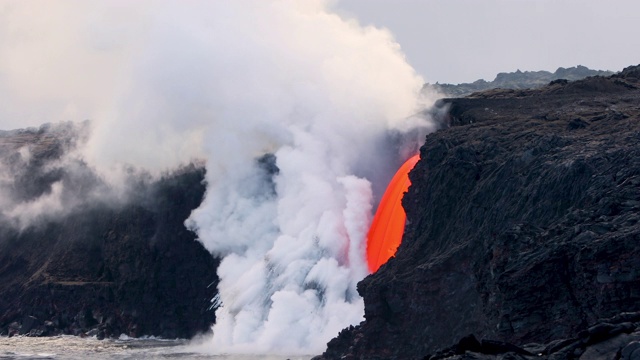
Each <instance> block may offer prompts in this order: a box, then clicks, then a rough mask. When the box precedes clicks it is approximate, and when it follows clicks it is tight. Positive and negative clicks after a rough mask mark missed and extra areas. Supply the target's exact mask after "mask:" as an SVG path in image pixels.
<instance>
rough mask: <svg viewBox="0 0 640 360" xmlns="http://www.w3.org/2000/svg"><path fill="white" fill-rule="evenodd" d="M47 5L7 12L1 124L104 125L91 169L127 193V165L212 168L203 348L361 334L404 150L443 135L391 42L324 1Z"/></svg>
mask: <svg viewBox="0 0 640 360" xmlns="http://www.w3.org/2000/svg"><path fill="white" fill-rule="evenodd" d="M125 4H126V6H124V5H125ZM47 5H49V3H47ZM49 6H54V9H46V10H43V9H42V3H40V2H28V1H26V2H25V1H23V0H21V1H15V2H8V3H7V2H3V4H2V5H0V41H4V42H3V44H4V45H2V46H0V95H3V96H0V119H2V121H3V122H2V125H3V126H6V124H7V121H6V119H19V118H20V119H27V121H32V120H33V119H35V121H40V120H41V119H47V120H51V119H52V117H53V118H55V119H60V120H67V119H72V120H80V119H84V118H88V119H91V121H92V124H93V132H92V135H91V137H90V139H89V140H88V142H87V146H86V147H85V148H83V151H82V154H81V155H82V156H83V158H84V159H86V161H88V162H89V164H91V165H92V166H94V167H95V168H97V169H98V170H99V171H100V174H101V176H103V177H105V178H108V179H110V181H111V182H112V183H115V184H117V183H118V182H119V181H121V176H118V171H117V169H119V167H118V164H123V163H127V164H131V165H135V166H143V167H145V168H147V169H149V171H151V172H152V173H153V172H154V171H161V170H166V169H169V168H171V167H175V166H176V165H178V164H180V163H184V162H188V161H190V160H191V159H194V158H204V159H206V167H207V186H208V189H207V194H206V198H205V201H204V202H203V204H202V205H201V207H200V208H199V209H197V210H196V211H194V212H193V214H192V216H191V218H190V219H189V220H188V221H187V225H188V226H189V227H190V228H192V229H194V230H195V231H196V232H197V234H198V236H199V238H200V240H201V241H202V242H203V243H204V245H205V246H206V247H207V248H208V249H209V250H210V251H211V252H212V253H214V254H215V255H218V256H222V257H224V259H223V261H222V264H221V265H220V268H219V275H220V278H221V282H220V285H219V291H220V298H219V299H218V300H220V303H221V306H220V307H219V308H218V310H217V313H216V314H217V317H218V320H217V324H216V325H215V326H214V329H213V330H214V335H213V340H212V341H210V342H208V343H207V348H209V349H210V351H214V352H251V353H256V352H285V353H291V352H300V353H317V352H319V351H321V350H322V349H323V348H324V346H325V345H326V342H327V341H328V340H329V339H330V338H332V337H334V336H335V335H336V334H337V333H338V331H339V330H340V329H342V328H344V327H346V326H348V325H350V324H356V323H358V322H360V321H361V320H362V315H363V303H362V300H361V299H360V298H359V296H358V294H357V292H356V288H355V285H356V283H357V281H359V280H360V279H362V278H363V277H364V276H365V275H366V271H367V270H366V264H365V263H364V261H365V260H364V246H365V236H366V231H367V227H368V224H369V221H370V216H371V208H372V204H373V202H374V198H375V196H374V195H373V193H374V192H376V193H377V192H379V189H380V188H381V187H382V186H384V180H385V179H388V178H389V177H390V176H391V175H392V174H389V172H390V169H392V168H393V167H394V166H395V165H396V164H398V163H399V162H400V161H401V160H403V159H401V158H400V157H401V156H407V155H408V154H402V155H399V153H400V152H402V149H397V148H394V147H393V146H392V145H393V144H392V143H394V140H393V139H395V138H397V136H398V135H397V134H408V133H412V134H415V133H416V129H421V130H420V131H418V132H419V133H424V131H430V130H431V129H432V128H431V125H430V123H429V122H427V121H426V120H425V119H422V118H420V117H410V115H411V114H414V113H416V112H417V111H418V110H420V106H421V104H420V99H419V92H420V88H421V86H422V84H423V81H422V79H421V78H420V77H418V76H417V75H416V74H415V73H414V71H413V69H412V68H411V67H410V66H409V65H408V64H407V63H406V62H405V60H404V57H403V55H402V53H401V51H400V48H399V46H398V45H397V44H396V43H395V42H394V40H393V38H392V36H391V35H390V34H389V33H388V32H387V31H385V30H380V29H376V28H373V27H361V26H360V25H358V24H357V23H356V22H355V21H351V20H345V19H344V18H341V17H339V16H337V15H335V14H333V13H331V7H330V4H328V2H327V1H321V0H308V1H294V0H275V1H265V0H233V1H214V2H212V1H189V2H177V1H175V2H172V1H154V2H142V1H136V2H124V1H122V2H118V1H104V2H85V1H67V2H56V3H55V5H49ZM34 11H36V13H34ZM40 12H41V13H40ZM1 69H5V70H1ZM34 103H37V104H39V105H38V106H36V107H33V106H32V104H34ZM9 105H11V106H9ZM390 134H395V135H390ZM396 145H397V144H396ZM405 145H406V144H405ZM409 145H410V146H413V147H414V148H415V145H416V144H415V143H414V144H409ZM404 150H406V149H404ZM405 152H406V151H405ZM381 174H383V175H381ZM381 184H382V185H381ZM372 188H373V191H372ZM50 196H56V193H55V192H53V193H51V195H50Z"/></svg>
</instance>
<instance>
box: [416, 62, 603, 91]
mask: <svg viewBox="0 0 640 360" xmlns="http://www.w3.org/2000/svg"><path fill="white" fill-rule="evenodd" d="M610 75H613V72H611V71H603V70H591V69H589V68H587V67H586V66H582V65H578V66H576V67H570V68H563V67H560V68H558V69H557V70H556V71H555V72H549V71H524V72H523V71H520V70H518V71H516V72H512V73H499V74H498V75H496V78H495V79H494V80H493V81H485V80H477V81H474V82H472V83H464V84H457V85H453V84H426V85H425V88H427V89H431V90H435V91H438V92H440V93H442V94H445V95H446V96H450V97H460V96H467V95H470V94H472V93H475V92H478V91H484V90H489V89H495V88H501V89H528V88H537V87H542V86H545V85H547V84H548V83H549V82H551V81H554V80H559V79H564V80H568V81H575V80H581V79H584V78H586V77H589V76H610Z"/></svg>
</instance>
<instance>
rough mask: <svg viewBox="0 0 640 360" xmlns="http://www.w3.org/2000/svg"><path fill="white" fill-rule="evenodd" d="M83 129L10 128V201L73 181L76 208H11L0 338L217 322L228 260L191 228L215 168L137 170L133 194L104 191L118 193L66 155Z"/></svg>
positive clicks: (168, 333) (2, 145) (0, 149)
mask: <svg viewBox="0 0 640 360" xmlns="http://www.w3.org/2000/svg"><path fill="white" fill-rule="evenodd" d="M81 127H82V126H76V125H73V124H59V125H55V126H54V125H45V126H43V127H41V128H40V129H27V130H17V131H9V132H7V131H5V132H2V133H0V165H1V166H2V169H3V178H2V180H1V181H0V189H1V190H2V195H3V201H5V203H6V202H7V201H8V202H10V203H13V204H16V203H20V204H31V203H33V202H35V201H37V199H39V198H42V197H43V196H44V197H46V196H47V194H51V193H52V192H54V189H53V188H54V187H55V186H56V184H62V189H63V191H62V194H61V199H62V203H63V206H64V207H63V208H62V209H59V210H56V211H54V212H53V213H52V214H48V215H46V214H45V215H40V216H38V217H36V218H35V219H31V220H29V221H28V222H18V223H16V221H15V220H14V219H13V218H12V217H11V216H10V214H7V213H6V211H3V212H2V214H1V215H0V335H15V334H22V335H30V336H47V335H57V334H73V335H97V336H98V337H99V338H101V337H111V336H116V337H117V336H120V334H127V335H130V336H134V337H135V336H141V335H156V336H162V337H166V338H176V337H181V338H187V337H191V336H193V335H194V334H196V333H198V332H205V331H207V330H208V329H209V327H210V325H211V324H212V323H213V322H214V311H213V309H211V302H210V300H211V299H212V297H213V296H214V295H215V293H216V286H217V277H216V275H215V274H216V267H217V261H216V260H215V259H214V258H213V257H212V256H211V255H210V254H209V253H208V252H207V251H206V250H205V249H204V248H203V246H202V245H201V244H200V243H199V242H197V241H195V234H193V233H191V232H190V231H188V230H187V229H186V228H185V227H184V225H183V222H184V220H185V219H186V218H187V217H188V216H189V214H190V212H191V210H192V209H194V208H196V207H197V206H198V205H199V204H200V202H201V201H202V197H203V195H204V191H205V187H204V184H203V183H202V181H203V179H204V170H203V168H202V167H200V166H195V165H189V166H186V167H184V168H182V169H179V170H177V171H175V172H173V173H170V174H166V175H165V176H163V177H162V178H161V179H159V180H152V179H151V178H150V177H149V176H145V175H144V174H137V175H136V176H132V178H131V180H130V181H131V182H132V183H131V184H130V193H129V194H127V195H126V200H122V199H121V200H118V201H115V200H114V201H105V200H104V199H101V198H99V197H92V194H95V193H99V192H101V191H102V192H105V193H106V194H109V192H108V189H107V188H106V185H105V184H104V183H103V182H102V181H101V180H100V178H99V177H98V176H97V175H96V174H95V173H94V172H93V171H92V170H91V169H89V168H88V167H87V166H86V164H84V163H83V162H82V161H81V160H77V159H76V160H74V159H66V160H64V158H65V157H64V155H65V154H67V153H68V152H69V151H72V150H73V148H74V147H75V145H76V143H77V142H78V141H81V140H82V133H83V131H82V129H81ZM25 149H27V150H28V151H27V150H25ZM25 151H27V152H28V155H25ZM74 199H75V200H74ZM78 199H84V200H85V201H84V202H82V201H80V202H78V201H77V200H78ZM87 199H89V200H87ZM44 206H51V205H49V204H48V203H45V204H44ZM5 209H6V208H5ZM13 209H14V210H15V209H16V207H15V206H14V207H13Z"/></svg>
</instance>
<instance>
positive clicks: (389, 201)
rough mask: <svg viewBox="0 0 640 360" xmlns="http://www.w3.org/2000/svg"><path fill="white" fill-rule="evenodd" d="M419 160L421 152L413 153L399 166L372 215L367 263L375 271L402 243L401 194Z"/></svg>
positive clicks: (402, 212)
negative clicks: (418, 153)
mask: <svg viewBox="0 0 640 360" xmlns="http://www.w3.org/2000/svg"><path fill="white" fill-rule="evenodd" d="M418 160H420V155H414V156H413V157H411V158H410V159H409V160H407V161H406V162H405V163H404V164H402V166H401V167H400V169H398V171H397V172H396V174H395V175H394V176H393V179H391V182H390V183H389V186H387V189H386V190H385V192H384V195H383V196H382V200H381V201H380V205H379V206H378V210H377V211H376V215H375V216H374V217H373V222H372V223H371V227H370V228H369V233H368V234H367V264H368V265H369V271H371V272H372V273H374V272H376V271H377V270H378V268H380V266H382V264H384V263H386V262H387V260H389V258H390V257H392V256H393V255H395V253H396V250H397V249H398V246H400V242H401V241H402V234H403V233H404V225H405V221H406V219H407V215H406V214H405V212H404V208H403V207H402V196H403V195H404V193H405V192H406V191H407V189H409V185H411V180H409V171H411V170H412V169H413V167H414V166H415V165H416V163H417V162H418Z"/></svg>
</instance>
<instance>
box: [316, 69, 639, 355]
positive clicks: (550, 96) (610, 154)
mask: <svg viewBox="0 0 640 360" xmlns="http://www.w3.org/2000/svg"><path fill="white" fill-rule="evenodd" d="M440 106H448V107H449V112H448V114H447V116H446V118H445V120H444V121H445V123H447V124H448V128H446V129H443V130H440V131H438V132H436V133H433V134H430V135H428V136H427V138H426V143H425V144H424V146H423V147H422V148H421V158H422V159H421V160H420V162H418V164H417V165H416V167H415V168H414V170H413V171H412V172H411V174H410V178H411V181H412V186H411V187H410V188H409V192H408V193H407V194H406V195H405V197H404V199H403V205H404V207H405V209H406V212H407V226H406V231H405V236H404V239H403V242H402V245H401V246H400V248H399V249H398V252H397V254H396V257H395V258H392V259H390V261H389V262H388V263H387V264H386V265H384V266H382V268H381V269H380V270H379V271H378V272H376V273H375V274H372V275H370V276H368V277H367V278H365V279H364V280H363V281H362V282H360V283H359V285H358V291H359V292H360V294H361V295H362V296H363V297H364V301H365V319H366V320H365V321H364V322H363V323H362V324H361V325H359V326H356V327H353V328H350V329H345V330H343V332H342V333H341V334H340V335H339V336H338V337H337V338H335V339H333V340H332V341H331V342H330V343H329V345H328V349H327V351H326V352H325V354H324V355H323V356H324V358H327V359H335V358H357V359H392V358H397V359H412V358H414V359H418V358H422V357H424V356H426V355H427V354H434V353H436V352H437V350H438V349H443V348H446V347H449V346H452V345H454V344H457V343H458V342H459V341H460V340H461V339H462V338H463V337H465V336H466V335H468V334H474V335H475V336H477V338H480V339H491V340H492V341H497V342H504V343H509V344H515V345H514V346H517V347H520V348H522V347H523V346H524V344H527V343H532V342H534V343H540V344H545V343H551V342H552V341H554V340H558V339H574V338H577V337H579V338H582V337H581V335H580V336H579V335H578V334H583V333H582V331H586V330H588V329H589V328H590V327H591V326H593V325H595V324H598V323H599V322H600V321H601V320H600V319H603V318H608V317H612V316H615V315H617V314H619V313H622V312H634V311H638V310H640V270H638V269H640V246H638V242H639V241H640V147H638V144H639V143H640V67H638V66H636V67H630V68H627V69H625V70H624V71H623V72H621V73H619V74H616V75H614V76H611V77H608V78H603V77H592V78H587V79H585V80H581V81H576V82H568V81H555V82H552V83H551V84H549V85H548V86H546V87H544V88H541V89H535V90H493V91H489V92H485V93H479V94H475V95H474V96H472V97H469V98H462V99H445V100H443V101H442V102H441V104H440ZM633 321H635V322H637V321H638V320H633ZM625 326H626V325H625ZM633 326H634V328H633V329H636V330H637V324H636V323H634V325H633ZM625 329H626V328H625ZM636 330H633V331H636ZM631 332H632V329H631V325H629V329H626V330H625V334H626V333H631ZM630 341H631V340H630ZM563 354H564V353H563ZM584 354H586V352H585V353H584ZM584 354H583V355H582V356H586V355H584ZM558 356H560V355H558ZM572 356H574V355H569V353H567V354H565V355H561V356H560V357H557V358H571V357H572ZM576 356H577V355H576ZM549 357H551V355H549ZM574 357H575V356H574ZM554 358H556V357H554Z"/></svg>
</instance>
